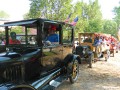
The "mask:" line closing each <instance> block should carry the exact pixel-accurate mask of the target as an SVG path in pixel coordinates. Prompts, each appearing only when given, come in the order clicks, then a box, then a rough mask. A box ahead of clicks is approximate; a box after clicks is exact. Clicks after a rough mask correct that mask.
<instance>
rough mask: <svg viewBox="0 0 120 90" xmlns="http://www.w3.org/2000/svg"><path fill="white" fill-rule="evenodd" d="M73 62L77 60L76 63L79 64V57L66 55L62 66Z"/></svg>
mask: <svg viewBox="0 0 120 90" xmlns="http://www.w3.org/2000/svg"><path fill="white" fill-rule="evenodd" d="M74 60H78V63H79V64H80V63H81V60H80V57H79V55H75V54H68V55H67V56H66V57H65V58H64V60H63V61H64V64H65V66H67V65H68V63H71V62H73V61H74Z"/></svg>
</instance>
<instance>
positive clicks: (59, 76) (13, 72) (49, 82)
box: [0, 18, 80, 90]
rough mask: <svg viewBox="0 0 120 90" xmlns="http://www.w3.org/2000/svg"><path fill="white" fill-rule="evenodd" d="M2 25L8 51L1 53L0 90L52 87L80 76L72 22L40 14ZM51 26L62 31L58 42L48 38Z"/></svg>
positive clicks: (72, 80) (39, 89) (50, 89)
mask: <svg viewBox="0 0 120 90" xmlns="http://www.w3.org/2000/svg"><path fill="white" fill-rule="evenodd" d="M0 26H1V27H4V28H5V36H6V42H5V44H6V51H5V52H2V53H0V90H53V89H55V88H56V87H58V86H59V85H60V84H61V83H62V82H63V81H64V80H66V79H69V80H70V82H71V83H74V82H75V81H76V80H77V77H78V73H79V62H80V59H79V55H75V54H73V53H72V50H73V45H72V44H73V43H72V42H73V40H74V39H73V38H74V28H73V27H72V26H70V25H67V24H65V23H64V22H59V21H53V20H48V19H41V18H38V19H29V20H21V21H14V22H6V23H4V24H3V25H0ZM53 26H54V28H51V27H53ZM16 27H19V29H21V31H19V32H21V33H18V29H16ZM50 29H54V30H55V33H56V34H59V37H58V38H59V41H58V42H50V41H48V40H47V41H46V37H47V36H48V32H49V31H48V30H50ZM15 32H16V33H15ZM10 36H11V37H10ZM10 38H14V39H13V42H14V43H11V41H10ZM16 38H17V39H16ZM15 40H19V42H18V41H15Z"/></svg>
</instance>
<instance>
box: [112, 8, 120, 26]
mask: <svg viewBox="0 0 120 90" xmlns="http://www.w3.org/2000/svg"><path fill="white" fill-rule="evenodd" d="M113 12H114V13H115V14H114V15H115V18H114V20H115V22H116V23H117V27H120V6H118V7H115V8H114V9H113Z"/></svg>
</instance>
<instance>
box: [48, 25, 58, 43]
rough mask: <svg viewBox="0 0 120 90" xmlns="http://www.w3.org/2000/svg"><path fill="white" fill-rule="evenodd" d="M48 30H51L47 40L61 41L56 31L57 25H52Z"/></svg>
mask: <svg viewBox="0 0 120 90" xmlns="http://www.w3.org/2000/svg"><path fill="white" fill-rule="evenodd" d="M48 32H49V35H48V37H47V40H46V41H50V42H59V35H58V34H57V33H56V26H51V28H50V29H49V30H48Z"/></svg>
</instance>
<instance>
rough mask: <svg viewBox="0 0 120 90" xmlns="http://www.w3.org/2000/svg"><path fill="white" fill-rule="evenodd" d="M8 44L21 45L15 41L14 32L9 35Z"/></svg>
mask: <svg viewBox="0 0 120 90" xmlns="http://www.w3.org/2000/svg"><path fill="white" fill-rule="evenodd" d="M9 44H21V43H20V41H19V40H17V39H16V33H15V32H11V33H10V38H9Z"/></svg>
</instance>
